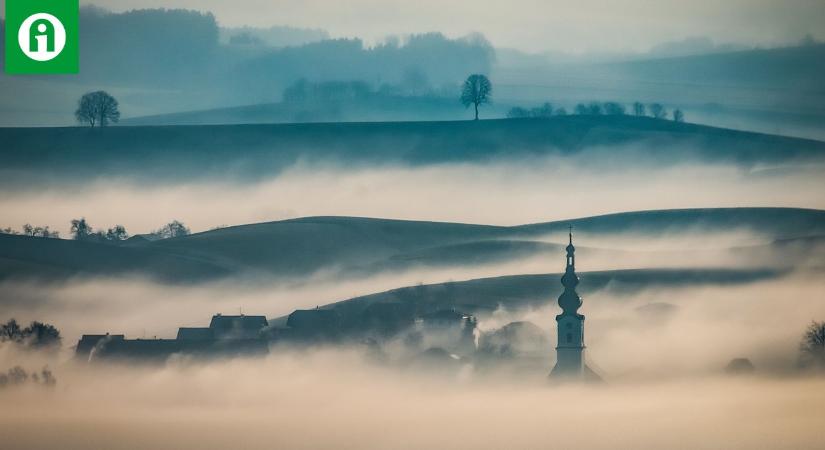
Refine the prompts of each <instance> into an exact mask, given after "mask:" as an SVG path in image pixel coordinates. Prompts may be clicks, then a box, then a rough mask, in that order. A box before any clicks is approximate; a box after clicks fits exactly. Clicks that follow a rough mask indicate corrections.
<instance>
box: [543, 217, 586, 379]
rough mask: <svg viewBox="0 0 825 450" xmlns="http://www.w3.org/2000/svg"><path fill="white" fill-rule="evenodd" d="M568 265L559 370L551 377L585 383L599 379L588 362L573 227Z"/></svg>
mask: <svg viewBox="0 0 825 450" xmlns="http://www.w3.org/2000/svg"><path fill="white" fill-rule="evenodd" d="M568 238H569V243H568V244H567V247H566V249H565V250H566V251H567V259H566V261H567V264H566V267H565V269H564V275H562V277H561V284H562V286H564V292H562V294H561V295H560V296H559V306H560V307H561V310H562V312H561V314H559V315H557V316H556V331H557V332H558V334H557V336H558V341H557V342H558V343H557V345H556V366H555V367H554V368H553V371H552V372H551V373H550V376H551V377H553V378H560V379H565V378H566V379H584V378H590V379H593V377H596V378H598V377H597V376H596V375H595V374H594V373H593V371H592V370H590V369H589V368H588V367H587V365H586V364H585V362H584V349H585V347H584V315H582V314H579V308H581V306H582V299H581V297H579V294H578V292H576V286H578V284H579V277H578V275H576V247H575V246H573V227H572V226H571V227H570V231H569V233H568Z"/></svg>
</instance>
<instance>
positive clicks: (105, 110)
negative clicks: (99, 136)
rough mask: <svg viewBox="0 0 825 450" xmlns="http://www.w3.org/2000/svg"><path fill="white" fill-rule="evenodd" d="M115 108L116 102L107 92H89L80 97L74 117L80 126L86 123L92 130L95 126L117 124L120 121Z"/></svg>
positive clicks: (118, 113)
mask: <svg viewBox="0 0 825 450" xmlns="http://www.w3.org/2000/svg"><path fill="white" fill-rule="evenodd" d="M117 107H118V104H117V100H115V98H114V97H112V96H111V95H109V94H108V93H107V92H105V91H95V92H89V93H87V94H84V95H83V97H80V101H79V102H78V106H77V111H75V113H74V115H75V117H76V118H77V121H78V122H80V123H81V124H84V123H88V124H89V126H91V127H92V128H94V127H95V125H98V126H101V127H105V126H106V125H108V124H109V122H114V123H117V121H118V120H120V111H118V109H117Z"/></svg>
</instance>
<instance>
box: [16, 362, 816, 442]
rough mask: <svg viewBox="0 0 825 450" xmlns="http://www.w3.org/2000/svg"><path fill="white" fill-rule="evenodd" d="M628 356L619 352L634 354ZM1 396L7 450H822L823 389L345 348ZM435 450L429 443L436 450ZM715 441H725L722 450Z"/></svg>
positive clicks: (180, 366)
mask: <svg viewBox="0 0 825 450" xmlns="http://www.w3.org/2000/svg"><path fill="white" fill-rule="evenodd" d="M631 353H632V352H631V351H628V352H625V354H628V355H629V354H631ZM58 377H59V378H58V384H57V386H56V387H54V388H52V389H42V388H35V387H31V388H28V389H20V390H7V391H0V399H2V402H3V404H4V405H14V407H13V408H7V407H4V408H2V409H0V433H2V435H3V440H4V445H8V446H9V448H55V447H60V448H66V449H75V448H78V449H79V448H90V447H92V448H109V449H121V448H123V449H126V448H169V449H172V448H174V449H183V448H199V449H203V448H216V449H217V448H307V449H309V448H353V449H355V448H358V449H369V448H422V447H431V446H437V447H438V448H462V449H468V448H476V449H479V448H481V449H486V448H536V449H538V448H548V447H550V446H552V447H555V446H559V447H562V448H590V449H601V448H604V449H614V448H638V449H648V448H649V449H660V448H719V446H720V445H723V446H724V447H725V448H732V449H738V448H741V449H749V448H775V449H781V448H789V449H791V448H793V449H808V448H810V449H814V448H820V444H821V442H822V437H823V434H822V433H823V432H822V427H821V423H822V419H823V415H822V414H823V413H822V408H821V404H822V402H823V401H825V380H823V379H822V378H818V379H816V378H787V379H783V378H775V377H761V376H753V377H723V376H704V377H695V378H691V379H681V380H679V379H668V380H658V381H650V382H646V383H637V382H628V381H619V382H615V381H613V382H610V383H609V384H606V385H599V386H575V385H574V386H555V387H554V386H549V385H547V383H546V379H545V378H544V376H543V374H531V375H529V376H521V377H518V376H511V377H510V378H509V379H503V378H500V379H486V380H476V379H473V378H458V377H445V376H435V375H431V374H426V373H420V372H415V371H413V370H407V369H384V368H380V367H375V366H369V365H366V364H364V363H363V361H362V359H361V358H360V357H359V355H358V354H357V353H355V352H352V351H319V352H307V353H302V354H296V353H285V354H277V355H272V356H270V357H268V358H266V359H264V360H234V361H227V362H214V363H206V364H191V363H188V362H186V361H178V362H174V363H172V364H170V365H168V366H167V367H165V368H162V369H161V368H142V367H96V368H95V369H94V370H86V369H79V368H65V369H64V370H61V371H60V374H59V375H58ZM434 443H435V444H434ZM722 443H723V444H722Z"/></svg>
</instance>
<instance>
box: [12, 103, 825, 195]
mask: <svg viewBox="0 0 825 450" xmlns="http://www.w3.org/2000/svg"><path fill="white" fill-rule="evenodd" d="M0 142H3V143H4V144H3V146H2V147H0V158H2V161H3V166H2V169H0V175H2V176H0V184H3V185H15V184H17V185H26V184H31V183H57V182H72V181H75V182H84V181H88V180H89V179H93V178H96V177H105V176H107V175H108V176H117V177H118V178H130V177H131V178H140V179H143V180H152V181H158V180H160V181H163V180H167V181H169V180H178V181H179V180H182V179H187V178H188V179H191V178H199V177H200V178H207V177H224V178H225V177H231V178H233V179H236V180H240V181H255V180H257V179H260V178H262V177H265V176H272V175H274V174H277V173H278V172H279V171H281V170H283V169H285V168H287V167H290V166H292V165H294V164H295V163H296V162H298V161H302V162H313V161H323V162H324V163H327V164H339V165H342V166H345V167H350V166H359V165H360V166H363V165H369V164H406V165H425V164H440V163H465V162H483V161H489V160H500V159H510V158H530V157H541V156H545V155H561V156H573V155H577V154H580V153H581V152H583V151H584V150H588V151H589V152H590V153H591V154H592V153H593V152H597V153H598V152H601V153H599V154H600V155H601V154H603V156H604V157H610V158H613V159H616V160H623V157H622V155H627V157H628V160H627V163H628V164H632V161H634V160H636V159H633V158H641V159H643V160H645V161H647V162H648V163H660V164H672V163H674V162H679V161H709V162H727V163H733V164H740V165H743V166H752V165H755V164H759V163H765V164H770V163H789V162H799V161H806V162H807V161H811V160H817V161H821V160H822V159H823V158H825V143H823V142H820V141H813V140H805V139H796V138H788V137H782V136H775V135H766V134H759V133H750V132H741V131H734V130H728V129H721V128H713V127H707V126H701V125H693V124H685V123H674V122H672V121H664V120H655V119H651V118H644V117H630V116H564V117H554V118H551V119H546V120H542V119H524V120H484V121H478V122H474V121H461V122H385V123H318V124H281V125H224V126H214V125H209V126H166V127H164V126H156V127H148V126H147V127H109V128H104V129H88V128H79V127H77V128H0ZM631 156H632V157H633V158H630V157H631Z"/></svg>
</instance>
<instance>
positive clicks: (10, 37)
mask: <svg viewBox="0 0 825 450" xmlns="http://www.w3.org/2000/svg"><path fill="white" fill-rule="evenodd" d="M79 13H80V1H79V0H6V73H8V74H42V73H77V72H78V66H79V62H78V59H79V54H78V47H79V41H80V38H79V35H78V16H79Z"/></svg>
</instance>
